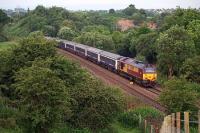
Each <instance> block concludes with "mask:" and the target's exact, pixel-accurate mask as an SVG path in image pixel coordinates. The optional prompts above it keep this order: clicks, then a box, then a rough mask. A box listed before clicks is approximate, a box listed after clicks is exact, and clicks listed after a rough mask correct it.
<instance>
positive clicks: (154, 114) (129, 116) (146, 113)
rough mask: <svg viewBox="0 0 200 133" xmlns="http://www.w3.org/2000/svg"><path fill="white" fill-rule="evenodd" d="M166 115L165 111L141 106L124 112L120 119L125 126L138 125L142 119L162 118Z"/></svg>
mask: <svg viewBox="0 0 200 133" xmlns="http://www.w3.org/2000/svg"><path fill="white" fill-rule="evenodd" d="M163 116H164V114H163V113H161V112H160V111H158V110H157V109H154V108H152V107H139V108H136V109H133V110H129V111H128V112H124V113H122V114H121V115H120V116H119V118H118V121H119V122H120V123H121V124H122V125H123V126H124V127H131V128H132V127H138V126H139V121H140V119H147V118H151V119H161V118H162V117H163Z"/></svg>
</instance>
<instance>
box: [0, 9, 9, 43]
mask: <svg viewBox="0 0 200 133" xmlns="http://www.w3.org/2000/svg"><path fill="white" fill-rule="evenodd" d="M8 21H9V17H8V16H7V15H6V13H4V12H3V10H1V9H0V42H1V41H6V40H7V37H6V36H5V35H3V34H2V33H1V32H2V29H3V26H4V25H5V24H6V23H7V22H8Z"/></svg>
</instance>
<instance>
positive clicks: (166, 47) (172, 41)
mask: <svg viewBox="0 0 200 133" xmlns="http://www.w3.org/2000/svg"><path fill="white" fill-rule="evenodd" d="M157 43H158V45H157V52H158V65H159V68H160V70H161V72H163V73H166V72H164V71H163V70H167V74H168V77H169V78H171V77H172V76H173V75H177V76H179V75H180V67H181V65H182V63H183V62H184V61H185V60H186V59H187V58H189V57H191V56H192V55H194V52H195V48H194V42H193V41H192V39H191V37H190V35H189V34H188V33H187V32H186V31H185V30H184V29H183V27H179V26H173V27H171V28H170V29H169V30H167V31H165V32H164V33H161V34H160V36H159V38H158V41H157Z"/></svg>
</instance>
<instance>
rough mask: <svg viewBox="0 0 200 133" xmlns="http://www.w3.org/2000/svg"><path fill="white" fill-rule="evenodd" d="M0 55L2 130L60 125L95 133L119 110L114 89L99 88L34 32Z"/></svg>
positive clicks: (120, 103)
mask: <svg viewBox="0 0 200 133" xmlns="http://www.w3.org/2000/svg"><path fill="white" fill-rule="evenodd" d="M38 35H39V36H38ZM0 52H1V54H0V59H2V60H3V61H4V62H1V67H0V89H1V91H0V100H1V101H0V106H1V108H0V121H3V122H4V123H2V125H0V126H1V127H3V128H10V127H13V128H16V129H19V130H22V131H23V132H49V131H50V129H51V128H54V127H55V126H56V125H58V124H59V123H63V124H65V125H69V126H72V127H78V128H88V129H90V130H91V131H93V130H95V131H96V130H99V129H101V128H105V127H107V126H108V125H109V124H110V123H111V122H113V120H114V118H115V117H116V116H117V115H118V114H119V113H120V112H122V111H123V108H124V106H123V105H124V98H123V96H122V94H121V93H120V92H119V91H118V90H117V89H116V88H113V87H108V86H105V85H103V84H102V83H101V82H99V81H98V80H97V79H95V78H94V77H93V76H91V75H90V74H88V73H87V72H86V71H85V70H83V69H81V68H80V66H78V65H77V64H75V63H73V62H71V61H68V60H66V59H64V58H63V57H60V56H58V55H57V54H56V52H55V42H52V41H49V40H46V39H45V38H44V37H43V36H42V34H41V33H40V32H34V33H31V34H30V35H29V37H27V38H25V39H23V40H21V41H20V43H19V45H17V46H16V47H13V48H12V49H9V50H5V51H0ZM6 99H7V100H6ZM3 101H8V102H3ZM9 112H10V113H9ZM8 123H10V124H8Z"/></svg>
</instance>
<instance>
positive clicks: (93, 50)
mask: <svg viewBox="0 0 200 133" xmlns="http://www.w3.org/2000/svg"><path fill="white" fill-rule="evenodd" d="M87 50H88V51H91V52H95V53H100V52H102V50H101V49H98V48H93V47H89V48H88V49H87Z"/></svg>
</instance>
